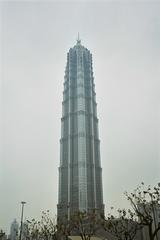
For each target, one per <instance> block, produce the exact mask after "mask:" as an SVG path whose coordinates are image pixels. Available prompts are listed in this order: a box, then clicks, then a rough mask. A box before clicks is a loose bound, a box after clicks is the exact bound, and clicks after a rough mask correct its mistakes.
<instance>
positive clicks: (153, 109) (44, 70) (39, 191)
mask: <svg viewBox="0 0 160 240" xmlns="http://www.w3.org/2000/svg"><path fill="white" fill-rule="evenodd" d="M0 4H1V15H2V17H1V22H2V24H1V28H2V29H1V33H2V34H1V50H2V54H1V56H2V57H1V66H2V72H1V77H2V78H1V79H2V84H1V93H2V95H1V96H2V98H1V106H2V107H1V114H2V117H1V123H2V128H1V130H2V134H1V143H2V144H1V146H2V148H1V152H0V153H1V156H0V193H1V196H0V228H1V227H2V228H3V229H5V230H8V228H9V225H10V223H11V221H12V220H13V219H14V218H17V220H19V218H20V201H21V200H25V201H26V202H27V205H26V208H25V217H26V218H32V217H39V216H40V215H41V211H42V210H47V209H50V210H51V212H52V213H53V214H56V204H57V191H58V165H59V139H60V118H61V102H62V91H63V77H64V68H65V63H66V54H67V51H68V50H69V48H70V47H72V46H73V45H74V44H75V43H76V37H77V32H80V37H81V40H82V44H83V45H84V46H85V47H87V48H88V49H89V50H90V51H91V52H92V53H93V66H94V76H95V84H96V93H97V103H98V118H99V130H100V139H101V161H102V167H103V188H104V203H105V205H106V206H107V207H109V206H113V205H115V206H116V207H121V206H122V207H124V206H127V204H126V201H125V200H124V199H125V197H124V196H123V192H124V191H125V190H132V189H134V188H135V187H136V186H137V185H138V184H139V183H140V182H141V181H144V182H145V183H146V184H155V183H157V182H159V181H160V81H159V76H160V15H159V12H160V1H102V2H101V1H97V2H96V1H74V2H70V1H66V2H62V1H60V2H58V1H57V2H54V1H49V2H45V1H28V2H24V1H17V2H14V1H9V2H7V1H4V2H1V3H0Z"/></svg>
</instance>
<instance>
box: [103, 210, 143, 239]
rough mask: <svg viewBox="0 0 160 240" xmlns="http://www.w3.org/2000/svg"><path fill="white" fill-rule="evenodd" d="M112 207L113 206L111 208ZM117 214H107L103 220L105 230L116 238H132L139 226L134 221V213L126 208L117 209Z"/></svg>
mask: <svg viewBox="0 0 160 240" xmlns="http://www.w3.org/2000/svg"><path fill="white" fill-rule="evenodd" d="M111 209H113V208H111ZM117 213H118V216H114V215H113V214H109V215H108V217H107V219H105V220H104V221H103V227H104V229H105V231H107V232H109V233H110V234H111V235H112V236H114V237H115V238H116V239H118V240H133V239H135V236H136V234H137V232H138V230H139V229H140V228H141V226H140V225H139V223H138V222H137V221H136V216H135V214H134V213H133V212H132V211H131V210H130V209H128V210H127V211H126V210H125V209H118V210H117Z"/></svg>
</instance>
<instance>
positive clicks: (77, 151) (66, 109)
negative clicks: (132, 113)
mask: <svg viewBox="0 0 160 240" xmlns="http://www.w3.org/2000/svg"><path fill="white" fill-rule="evenodd" d="M60 145H61V147H60V151H61V152H60V167H59V197H58V205H57V208H58V218H59V219H63V218H64V217H66V216H67V218H68V219H69V218H70V216H71V215H72V214H73V213H74V212H76V211H91V210H93V209H96V210H97V212H98V213H100V214H103V213H104V205H103V193H102V169H101V164H100V146H99V145H100V141H99V134H98V119H97V104H96V94H95V85H94V78H93V70H92V55H91V53H90V51H89V50H88V49H86V48H85V47H83V46H82V45H81V42H80V40H77V44H76V45H75V46H74V47H73V48H71V49H70V50H69V53H68V54H67V65H66V70H65V77H64V91H63V102H62V119H61V140H60Z"/></svg>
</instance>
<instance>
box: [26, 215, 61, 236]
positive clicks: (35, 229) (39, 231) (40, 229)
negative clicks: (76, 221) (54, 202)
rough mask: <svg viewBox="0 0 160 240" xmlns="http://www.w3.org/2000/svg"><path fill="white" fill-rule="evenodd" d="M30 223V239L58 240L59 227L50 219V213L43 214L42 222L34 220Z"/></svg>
mask: <svg viewBox="0 0 160 240" xmlns="http://www.w3.org/2000/svg"><path fill="white" fill-rule="evenodd" d="M27 222H28V239H30V240H39V239H43V240H57V225H56V224H55V220H54V219H52V218H50V215H49V211H47V212H42V217H41V220H40V221H36V220H35V219H32V220H31V221H29V220H27Z"/></svg>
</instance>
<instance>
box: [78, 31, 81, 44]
mask: <svg viewBox="0 0 160 240" xmlns="http://www.w3.org/2000/svg"><path fill="white" fill-rule="evenodd" d="M77 44H78V45H80V44H81V40H80V38H79V32H78V38H77Z"/></svg>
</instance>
